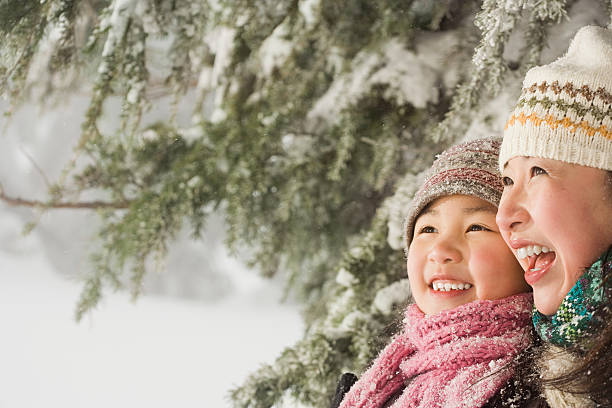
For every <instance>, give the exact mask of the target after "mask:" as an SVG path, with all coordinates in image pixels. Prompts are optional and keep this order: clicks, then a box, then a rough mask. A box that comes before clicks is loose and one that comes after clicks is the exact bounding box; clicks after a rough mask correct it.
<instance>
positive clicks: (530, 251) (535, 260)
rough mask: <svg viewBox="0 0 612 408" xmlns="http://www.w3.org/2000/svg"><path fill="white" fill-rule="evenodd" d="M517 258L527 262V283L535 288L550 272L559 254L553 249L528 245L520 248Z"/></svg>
mask: <svg viewBox="0 0 612 408" xmlns="http://www.w3.org/2000/svg"><path fill="white" fill-rule="evenodd" d="M516 256H517V258H518V259H519V260H521V261H522V260H524V259H526V260H527V261H526V262H527V268H525V281H526V282H527V283H528V284H530V285H532V286H533V284H534V283H536V282H537V281H538V280H540V278H541V277H542V276H544V274H545V273H546V272H548V270H549V269H550V266H551V265H552V264H553V262H554V261H555V258H556V257H557V254H556V253H555V251H553V250H552V249H550V248H548V247H546V246H543V245H527V246H524V247H521V248H518V249H517V251H516Z"/></svg>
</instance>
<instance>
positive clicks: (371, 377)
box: [341, 293, 532, 408]
mask: <svg viewBox="0 0 612 408" xmlns="http://www.w3.org/2000/svg"><path fill="white" fill-rule="evenodd" d="M531 308H532V296H531V294H528V293H523V294H520V295H514V296H510V297H508V298H505V299H498V300H477V301H474V302H471V303H468V304H465V305H462V306H459V307H457V308H455V309H452V310H447V311H443V312H440V313H437V314H435V315H431V316H426V315H424V314H423V312H421V311H420V310H419V308H418V307H417V306H416V305H410V306H409V307H408V308H407V310H406V313H405V319H404V324H405V326H404V330H403V331H402V332H401V333H399V334H398V335H397V336H396V337H395V338H394V339H393V340H392V342H391V343H390V344H389V345H388V346H387V347H385V349H383V350H382V351H381V353H380V354H379V356H378V357H377V358H376V360H375V361H374V363H373V365H372V366H371V367H370V368H369V369H368V370H367V371H366V372H365V373H364V374H363V376H362V377H361V379H360V380H359V381H358V382H357V383H355V385H354V386H353V387H352V388H351V390H350V391H349V392H348V393H347V394H346V396H345V398H344V400H343V401H342V405H341V408H349V407H350V408H357V407H372V408H373V407H383V406H389V407H393V408H400V407H401V408H405V407H427V408H433V407H464V408H468V407H469V408H474V407H480V406H482V405H483V404H484V403H485V402H486V401H487V400H488V399H490V398H491V397H492V396H493V395H495V393H496V392H497V391H499V390H500V389H501V388H502V387H503V386H504V385H505V384H506V383H507V382H508V380H509V379H510V378H511V376H512V374H513V372H514V370H513V368H512V364H511V363H512V362H513V359H514V358H515V357H516V356H517V355H518V354H519V353H520V352H521V351H522V350H524V349H526V348H527V347H528V346H529V345H530V344H531V328H530V323H531V322H530V320H531ZM402 390H403V391H402ZM397 395H399V397H398V398H397V399H395V400H394V401H393V402H390V401H389V399H390V398H391V397H393V396H397ZM388 404H390V405H388Z"/></svg>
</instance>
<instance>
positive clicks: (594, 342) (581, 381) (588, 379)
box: [542, 172, 612, 407]
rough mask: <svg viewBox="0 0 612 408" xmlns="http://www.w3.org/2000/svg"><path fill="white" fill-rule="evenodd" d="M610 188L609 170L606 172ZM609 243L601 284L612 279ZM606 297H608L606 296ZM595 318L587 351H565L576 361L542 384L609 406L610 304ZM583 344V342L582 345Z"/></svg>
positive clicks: (611, 403) (611, 401)
mask: <svg viewBox="0 0 612 408" xmlns="http://www.w3.org/2000/svg"><path fill="white" fill-rule="evenodd" d="M608 182H609V186H610V188H611V191H612V172H608ZM610 259H612V246H611V247H610V248H609V249H608V252H607V255H606V262H605V263H604V268H605V269H604V275H605V277H604V279H603V283H602V285H605V284H606V283H607V281H608V280H609V279H612V263H611V262H609V261H610ZM608 300H610V299H608ZM595 318H598V319H600V321H601V322H603V325H604V327H603V329H602V330H600V331H599V332H598V333H594V335H593V336H592V337H591V338H590V339H589V340H588V343H587V351H586V352H584V351H583V350H584V348H581V347H580V346H579V345H576V346H574V347H573V348H570V349H569V351H570V352H571V353H572V354H574V355H575V356H577V357H578V358H577V362H576V364H575V365H574V366H573V367H572V368H571V369H570V370H569V371H567V372H564V373H562V374H561V375H559V376H558V377H553V378H548V379H542V385H543V386H545V387H546V386H548V387H554V388H557V389H559V390H561V391H564V392H569V393H572V394H581V395H586V396H588V397H589V398H590V399H591V400H593V401H594V402H595V403H596V404H598V406H604V407H610V406H612V320H611V319H612V304H607V305H606V306H605V307H603V308H602V309H601V310H600V311H599V313H598V315H596V316H595ZM582 346H584V345H582Z"/></svg>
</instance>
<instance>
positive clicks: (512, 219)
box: [495, 190, 529, 231]
mask: <svg viewBox="0 0 612 408" xmlns="http://www.w3.org/2000/svg"><path fill="white" fill-rule="evenodd" d="M528 219H529V213H528V212H527V210H526V208H525V206H524V203H523V197H522V194H520V192H518V191H517V192H512V191H509V190H505V191H504V193H503V194H502V197H501V201H500V202H499V207H498V209H497V215H496V217H495V221H496V222H497V225H498V226H499V228H500V229H501V230H502V231H516V230H519V229H520V228H521V227H522V226H524V225H525V224H526V222H527V220H528Z"/></svg>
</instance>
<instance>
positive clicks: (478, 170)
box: [404, 137, 503, 248]
mask: <svg viewBox="0 0 612 408" xmlns="http://www.w3.org/2000/svg"><path fill="white" fill-rule="evenodd" d="M500 146H501V138H493V137H492V138H484V139H477V140H472V141H469V142H465V143H461V144H458V145H456V146H453V147H451V148H449V149H447V150H445V151H444V152H442V153H441V154H440V155H438V157H437V158H436V160H435V161H434V162H433V165H432V166H431V169H430V170H429V172H428V173H427V175H426V177H425V182H424V183H423V185H422V186H421V188H420V189H419V190H418V191H417V193H416V194H415V195H414V198H413V200H412V203H411V205H410V209H409V211H408V216H407V217H406V222H405V225H404V231H405V234H406V248H409V247H410V242H412V237H413V235H414V223H415V221H416V218H417V217H418V216H419V214H420V213H421V211H423V209H424V208H425V207H426V206H427V205H428V204H429V203H431V202H432V201H434V200H436V199H437V198H440V197H444V196H448V195H455V194H462V195H471V196H475V197H478V198H481V199H483V200H485V201H487V202H489V203H491V204H493V205H494V206H496V207H497V206H498V205H499V199H500V198H501V194H502V190H503V185H502V181H501V175H500V174H499V170H498V167H497V163H498V157H499V148H500Z"/></svg>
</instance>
